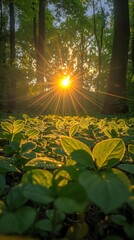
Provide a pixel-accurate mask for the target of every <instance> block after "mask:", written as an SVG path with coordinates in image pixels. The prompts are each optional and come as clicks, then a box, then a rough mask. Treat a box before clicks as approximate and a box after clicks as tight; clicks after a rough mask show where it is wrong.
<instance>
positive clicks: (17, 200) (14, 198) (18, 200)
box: [6, 185, 27, 209]
mask: <svg viewBox="0 0 134 240" xmlns="http://www.w3.org/2000/svg"><path fill="white" fill-rule="evenodd" d="M23 190H24V186H23V185H17V186H15V187H13V188H12V189H11V190H10V192H9V193H8V195H7V196H6V203H7V205H8V207H9V208H10V209H17V208H19V207H21V206H22V205H24V204H25V203H26V202H27V198H25V197H24V195H23Z"/></svg>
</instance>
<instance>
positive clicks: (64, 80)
mask: <svg viewBox="0 0 134 240" xmlns="http://www.w3.org/2000/svg"><path fill="white" fill-rule="evenodd" d="M70 84H71V80H70V76H67V77H65V78H62V79H61V82H60V86H61V87H62V88H69V87H70Z"/></svg>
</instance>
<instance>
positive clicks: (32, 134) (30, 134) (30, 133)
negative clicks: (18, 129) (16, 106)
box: [25, 129, 40, 139]
mask: <svg viewBox="0 0 134 240" xmlns="http://www.w3.org/2000/svg"><path fill="white" fill-rule="evenodd" d="M39 133H40V131H39V130H38V129H29V130H27V131H26V133H25V134H26V135H27V136H28V137H29V138H30V139H34V138H37V137H38V135H39Z"/></svg>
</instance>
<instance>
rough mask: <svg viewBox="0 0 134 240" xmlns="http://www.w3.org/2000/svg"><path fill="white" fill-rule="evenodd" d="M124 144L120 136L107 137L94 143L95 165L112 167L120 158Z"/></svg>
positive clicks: (123, 151) (122, 154)
mask: <svg viewBox="0 0 134 240" xmlns="http://www.w3.org/2000/svg"><path fill="white" fill-rule="evenodd" d="M124 153H125V144H124V142H123V141H122V139H120V138H114V139H107V140H103V141H102V142H100V143H98V144H96V145H95V147H94V149H93V157H94V160H95V163H96V165H97V167H98V168H99V169H100V168H103V167H113V166H115V165H116V164H117V163H118V162H119V161H121V160H122V158H123V156H124Z"/></svg>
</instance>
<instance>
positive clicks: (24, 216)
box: [0, 206, 36, 234]
mask: <svg viewBox="0 0 134 240" xmlns="http://www.w3.org/2000/svg"><path fill="white" fill-rule="evenodd" d="M35 217H36V211H35V210H34V209H33V208H32V207H29V206H25V207H22V208H20V209H18V210H16V211H15V212H14V213H5V214H4V215H2V217H1V218H0V233H1V234H10V233H17V234H23V233H25V232H26V231H27V230H28V229H29V228H30V227H31V226H32V224H33V222H34V220H35Z"/></svg>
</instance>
